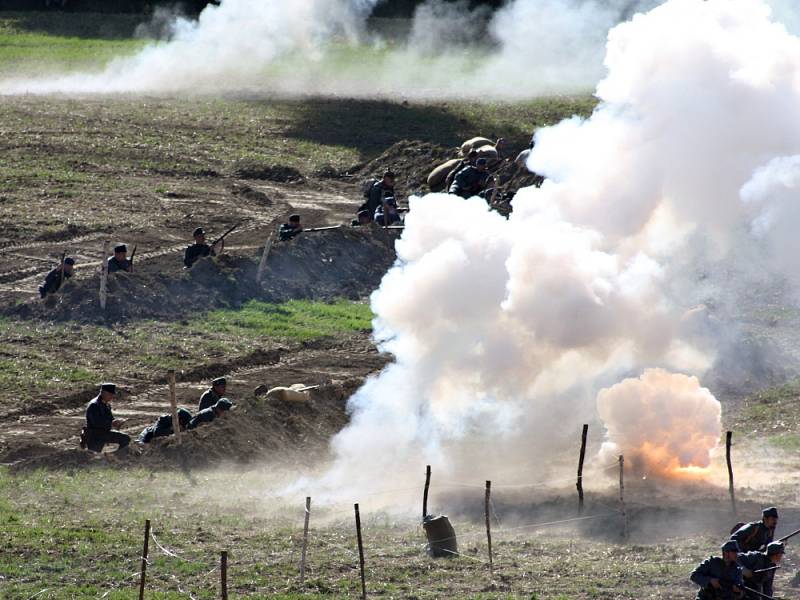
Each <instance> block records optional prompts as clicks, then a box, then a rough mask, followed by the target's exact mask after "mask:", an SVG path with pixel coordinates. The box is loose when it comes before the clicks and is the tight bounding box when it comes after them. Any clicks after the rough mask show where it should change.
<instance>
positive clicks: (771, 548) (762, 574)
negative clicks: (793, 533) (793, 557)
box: [739, 542, 785, 600]
mask: <svg viewBox="0 0 800 600" xmlns="http://www.w3.org/2000/svg"><path fill="white" fill-rule="evenodd" d="M784 552H785V549H784V547H783V544H782V543H781V542H772V543H771V544H769V545H768V546H767V551H766V552H745V553H744V554H740V555H739V566H740V567H742V578H743V579H744V585H745V586H746V587H748V588H750V589H751V590H754V591H755V592H760V593H761V594H764V595H766V596H772V595H773V580H774V579H775V570H776V569H775V567H777V566H778V565H779V564H780V563H781V559H782V558H783V553H784ZM745 598H747V600H759V598H761V596H759V595H758V594H755V593H753V592H751V591H749V590H745Z"/></svg>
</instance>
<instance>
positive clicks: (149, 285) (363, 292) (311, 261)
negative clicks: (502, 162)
mask: <svg viewBox="0 0 800 600" xmlns="http://www.w3.org/2000/svg"><path fill="white" fill-rule="evenodd" d="M397 236H398V232H396V231H387V230H382V229H379V228H372V227H365V228H363V229H357V228H350V227H342V228H339V229H332V230H326V231H320V232H308V233H303V234H301V235H300V236H298V237H296V238H294V239H293V240H290V241H288V242H276V243H274V244H273V246H272V249H271V251H270V254H269V258H268V261H267V265H266V269H265V271H264V274H263V277H262V282H261V285H260V286H259V285H258V284H257V283H256V274H257V270H258V263H259V260H260V257H261V251H256V253H255V254H253V255H251V256H240V255H235V254H227V253H225V254H222V255H221V256H217V257H214V258H209V259H203V260H200V261H198V262H197V263H196V264H195V265H194V266H193V267H192V268H191V269H188V270H187V269H183V267H182V266H181V259H180V257H179V256H177V255H168V256H163V257H160V258H159V259H158V260H154V261H151V262H147V263H143V264H142V265H141V266H139V267H138V268H137V270H136V271H135V272H134V273H125V272H119V273H114V274H111V275H109V277H108V283H107V299H106V307H105V309H102V308H101V307H100V295H99V289H100V276H99V275H98V274H96V273H91V274H85V273H84V272H78V274H76V276H75V277H73V278H72V279H71V280H69V281H67V282H66V283H65V284H64V286H63V288H62V291H60V292H59V293H58V294H55V295H52V296H50V297H48V298H47V300H46V301H44V302H42V301H40V300H34V301H31V302H27V303H23V304H17V305H14V306H11V307H7V308H5V309H4V310H3V311H2V314H5V315H9V316H16V317H19V318H40V319H48V320H57V321H67V320H72V321H78V322H84V323H114V322H123V321H127V320H131V319H159V320H170V319H175V318H181V317H185V316H188V315H191V314H197V313H202V312H205V311H207V310H209V309H214V308H226V307H228V308H235V307H238V306H240V305H241V304H242V303H244V302H246V301H247V300H251V299H260V300H264V301H266V302H284V301H286V300H291V299H311V300H333V299H336V298H349V299H353V300H358V299H362V298H365V297H367V296H368V295H369V294H370V293H372V291H373V290H375V289H376V288H377V287H378V285H379V284H380V281H381V278H382V277H383V275H384V273H386V271H387V270H388V269H389V267H391V265H392V264H393V262H394V260H395V256H396V255H395V251H394V240H395V239H396V238H397Z"/></svg>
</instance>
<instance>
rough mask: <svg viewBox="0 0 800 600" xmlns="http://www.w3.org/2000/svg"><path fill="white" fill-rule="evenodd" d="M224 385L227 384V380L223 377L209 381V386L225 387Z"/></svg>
mask: <svg viewBox="0 0 800 600" xmlns="http://www.w3.org/2000/svg"><path fill="white" fill-rule="evenodd" d="M226 383H228V380H227V379H225V378H224V377H217V378H216V379H212V380H211V385H225V384H226Z"/></svg>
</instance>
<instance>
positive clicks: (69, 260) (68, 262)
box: [64, 256, 75, 265]
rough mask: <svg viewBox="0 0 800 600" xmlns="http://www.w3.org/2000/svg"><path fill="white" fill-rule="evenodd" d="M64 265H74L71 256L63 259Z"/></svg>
mask: <svg viewBox="0 0 800 600" xmlns="http://www.w3.org/2000/svg"><path fill="white" fill-rule="evenodd" d="M64 264H65V265H74V264H75V259H74V258H72V257H71V256H68V257H67V258H65V259H64Z"/></svg>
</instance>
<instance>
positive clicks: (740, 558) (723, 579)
mask: <svg viewBox="0 0 800 600" xmlns="http://www.w3.org/2000/svg"><path fill="white" fill-rule="evenodd" d="M777 526H778V509H777V508H775V507H774V506H772V507H770V508H765V509H764V510H763V511H762V512H761V520H760V521H753V522H752V523H743V524H739V525H738V526H737V527H735V528H734V530H733V532H732V534H731V537H730V539H729V540H727V541H726V542H725V543H724V544H722V548H721V550H722V556H712V557H710V558H708V559H706V560H704V561H703V562H702V563H701V564H700V565H698V566H697V568H696V569H695V570H694V571H692V574H691V576H690V579H691V580H692V581H693V582H694V583H696V584H697V585H699V586H700V590H699V591H698V592H697V596H696V597H695V600H738V599H741V598H745V599H747V600H760V599H769V598H772V597H773V594H774V585H773V582H774V579H775V572H776V571H777V570H778V569H779V568H780V563H781V560H782V559H783V555H784V553H785V545H784V542H785V541H786V540H787V539H789V538H790V537H792V536H793V535H795V534H797V533H800V531H798V532H793V533H792V534H790V535H788V536H785V537H783V538H781V539H779V540H777V541H773V540H774V539H775V528H776V527H777Z"/></svg>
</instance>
